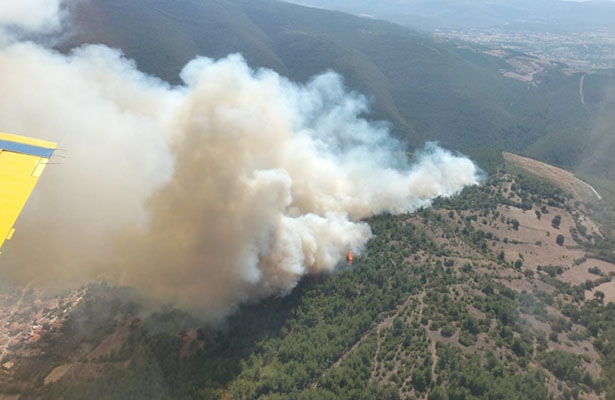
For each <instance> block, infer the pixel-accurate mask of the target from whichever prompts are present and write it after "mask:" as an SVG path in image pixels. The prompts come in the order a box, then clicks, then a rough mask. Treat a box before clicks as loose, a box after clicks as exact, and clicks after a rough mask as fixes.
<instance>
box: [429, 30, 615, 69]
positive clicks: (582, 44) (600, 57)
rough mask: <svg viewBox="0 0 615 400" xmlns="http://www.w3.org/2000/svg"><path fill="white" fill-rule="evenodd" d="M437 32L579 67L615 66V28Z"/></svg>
mask: <svg viewBox="0 0 615 400" xmlns="http://www.w3.org/2000/svg"><path fill="white" fill-rule="evenodd" d="M435 34H436V36H438V37H441V38H446V39H457V40H463V41H468V42H471V43H475V44H479V45H483V46H486V47H490V48H492V49H504V50H509V51H518V52H522V53H525V54H528V55H531V56H534V57H537V58H541V59H547V60H549V61H554V62H560V63H564V64H567V65H568V66H570V67H571V68H574V69H577V70H579V71H586V72H592V71H598V70H605V69H612V68H615V31H613V30H606V29H605V30H600V31H590V32H582V33H561V34H559V33H553V32H536V31H511V30H505V29H470V30H437V31H436V32H435Z"/></svg>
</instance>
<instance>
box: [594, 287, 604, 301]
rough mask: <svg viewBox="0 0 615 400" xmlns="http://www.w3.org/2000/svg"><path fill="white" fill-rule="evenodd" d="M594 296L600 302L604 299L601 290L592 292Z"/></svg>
mask: <svg viewBox="0 0 615 400" xmlns="http://www.w3.org/2000/svg"><path fill="white" fill-rule="evenodd" d="M594 297H595V298H596V300H598V301H599V302H600V303H602V302H603V301H604V293H603V292H601V291H600V290H597V291H596V293H594Z"/></svg>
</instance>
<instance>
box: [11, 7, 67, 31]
mask: <svg viewBox="0 0 615 400" xmlns="http://www.w3.org/2000/svg"><path fill="white" fill-rule="evenodd" d="M73 1H74V0H73ZM63 3H65V1H63V0H3V1H0V27H1V25H5V26H10V27H16V28H19V29H22V30H27V31H31V32H32V31H37V32H43V33H46V32H51V31H54V30H56V29H58V28H59V27H60V23H61V20H62V16H63V15H62V5H63ZM0 32H1V31H0Z"/></svg>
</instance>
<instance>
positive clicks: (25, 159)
mask: <svg viewBox="0 0 615 400" xmlns="http://www.w3.org/2000/svg"><path fill="white" fill-rule="evenodd" d="M55 148H56V144H55V143H52V142H47V141H44V140H38V139H32V138H27V137H24V136H18V135H12V134H9V133H0V249H1V248H2V245H3V244H4V241H5V240H9V239H11V237H12V236H13V233H14V232H15V229H14V228H13V225H14V224H15V221H16V220H17V217H18V216H19V213H21V210H22V209H23V207H24V205H25V204H26V201H27V200H28V197H30V194H31V193H32V190H33V189H34V185H36V182H37V181H38V178H39V177H40V176H41V174H42V173H43V169H45V166H46V165H47V163H48V162H49V159H50V158H51V155H52V154H53V151H54V150H55Z"/></svg>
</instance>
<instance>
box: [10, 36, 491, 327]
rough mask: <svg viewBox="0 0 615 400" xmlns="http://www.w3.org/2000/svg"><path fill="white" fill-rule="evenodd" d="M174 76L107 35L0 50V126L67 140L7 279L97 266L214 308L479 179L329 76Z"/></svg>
mask: <svg viewBox="0 0 615 400" xmlns="http://www.w3.org/2000/svg"><path fill="white" fill-rule="evenodd" d="M181 77H182V79H183V81H184V82H185V84H184V85H182V86H170V85H168V84H166V83H164V82H162V81H160V80H157V79H155V78H152V77H149V76H146V75H144V74H143V73H141V72H139V71H138V70H136V68H135V65H134V63H132V62H131V61H128V60H126V59H124V58H123V57H122V56H121V54H120V53H119V52H117V51H115V50H111V49H109V48H107V47H104V46H87V47H84V48H81V49H78V50H76V51H74V52H73V53H72V54H70V55H68V56H65V55H61V54H58V53H55V52H53V51H51V50H48V49H45V48H42V47H40V46H37V45H35V44H32V43H13V44H9V45H5V46H4V47H3V48H1V49H0V90H1V91H2V93H3V96H4V98H5V99H7V101H5V102H4V103H3V107H1V108H0V130H2V131H10V132H14V133H20V134H26V135H28V136H34V137H39V138H43V139H48V140H54V141H57V142H58V143H59V147H60V148H61V149H66V151H65V152H62V151H59V152H58V153H57V154H58V155H60V156H62V155H64V156H65V157H66V158H56V159H54V162H59V165H50V166H49V167H48V168H47V170H46V172H45V174H44V175H43V178H42V179H41V180H40V182H39V186H38V187H37V188H36V190H35V193H34V195H33V197H32V199H31V201H30V203H29V204H28V206H27V207H26V210H25V211H24V213H23V216H22V218H21V219H20V220H19V221H18V224H17V226H16V227H17V233H16V235H15V237H14V239H13V240H12V241H11V242H9V243H8V244H7V245H6V249H4V250H5V254H4V255H3V257H2V258H0V266H1V268H2V269H3V270H4V271H5V272H6V273H7V274H9V275H11V277H12V278H13V279H21V280H32V279H38V280H41V281H53V282H57V281H58V280H60V281H62V282H72V281H73V280H81V279H91V278H92V277H97V276H103V277H104V278H106V279H109V280H111V281H114V282H118V283H122V284H128V285H132V286H135V287H137V288H139V289H141V290H143V291H144V292H145V293H147V294H150V295H152V296H157V297H160V298H164V299H167V300H174V301H176V302H177V304H178V305H181V306H184V307H187V308H189V309H191V310H195V311H198V312H200V313H201V315H203V316H204V317H206V318H211V319H216V318H220V317H222V316H224V315H225V314H227V313H228V312H229V311H230V310H231V309H232V307H233V306H234V305H235V304H238V303H240V302H244V301H249V300H253V299H258V298H261V297H263V296H267V295H271V294H277V293H287V292H288V291H290V290H291V289H292V288H293V287H294V286H295V285H296V284H297V282H298V281H299V279H301V277H302V276H304V275H306V274H318V273H323V272H331V271H333V270H334V269H335V267H336V265H337V264H338V263H339V261H340V260H342V259H343V257H344V256H345V254H346V252H347V251H348V250H352V251H354V252H356V253H360V252H361V250H362V248H363V246H364V245H365V243H366V242H367V240H369V238H370V236H371V231H370V228H369V226H368V225H367V224H366V223H364V222H361V219H363V218H366V217H369V216H371V215H375V214H378V213H381V212H391V213H405V212H410V211H413V210H415V209H416V208H418V207H422V206H425V205H428V204H429V203H430V201H431V200H432V199H433V198H434V197H437V196H450V195H453V194H455V193H457V192H458V191H460V190H461V189H463V188H464V187H465V186H467V185H474V184H477V183H478V180H479V178H478V170H477V168H476V167H475V165H474V164H473V163H472V162H471V161H470V160H468V159H467V158H464V157H461V156H457V155H454V154H452V153H450V152H448V151H445V150H443V149H441V148H438V147H437V146H435V145H433V144H430V145H428V146H426V148H425V150H424V151H423V152H422V153H420V154H419V155H418V156H417V157H416V160H415V162H414V163H412V164H410V163H408V161H407V159H406V156H405V153H404V152H403V147H402V146H401V145H400V143H399V142H398V141H396V140H395V139H393V138H391V136H390V134H389V131H388V129H387V126H386V125H385V124H382V123H379V124H374V123H370V122H368V121H366V120H365V119H363V118H362V117H361V115H362V114H364V113H365V112H367V111H368V109H367V105H366V104H367V103H366V100H365V98H364V97H362V96H360V95H358V94H356V93H352V92H348V91H346V90H345V89H344V86H343V82H342V78H341V77H340V76H339V75H337V74H335V73H332V72H329V73H325V74H323V75H320V76H317V77H315V78H314V79H312V80H311V81H310V82H309V83H307V84H305V85H300V84H295V83H293V82H290V81H289V80H287V79H285V78H283V77H281V76H279V75H278V74H276V73H275V72H273V71H270V70H252V69H250V68H249V67H248V66H247V65H246V62H245V61H244V60H243V58H242V57H241V56H239V55H231V56H229V57H227V58H224V59H221V60H218V61H214V60H211V59H206V58H197V59H195V60H193V61H191V62H190V63H189V64H188V65H187V66H186V67H185V68H184V70H183V72H182V74H181ZM8 99H10V100H8Z"/></svg>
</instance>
